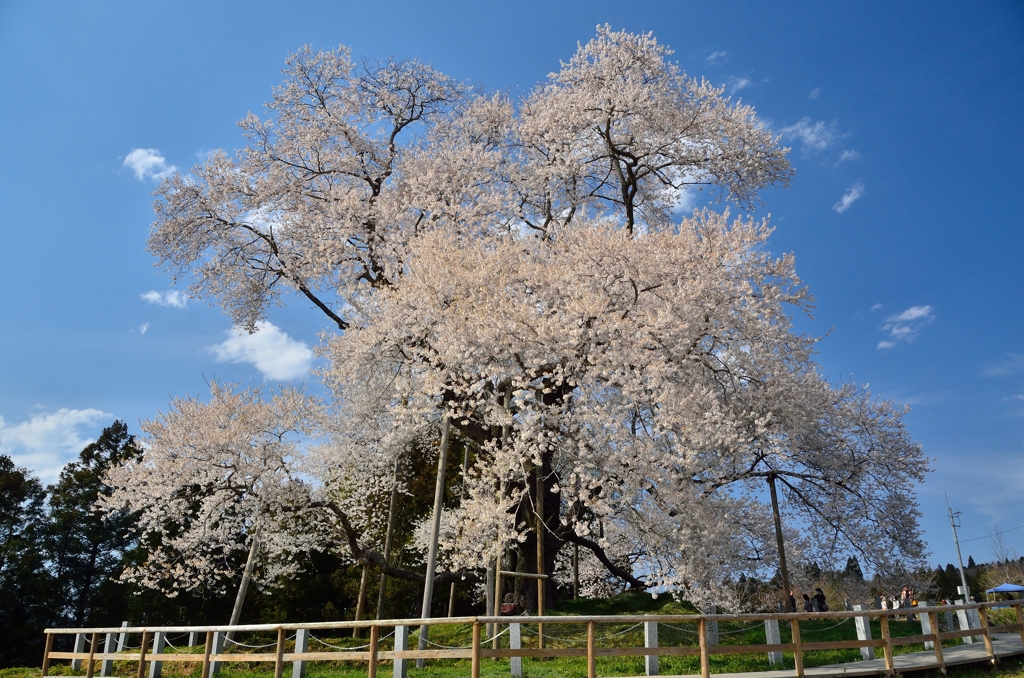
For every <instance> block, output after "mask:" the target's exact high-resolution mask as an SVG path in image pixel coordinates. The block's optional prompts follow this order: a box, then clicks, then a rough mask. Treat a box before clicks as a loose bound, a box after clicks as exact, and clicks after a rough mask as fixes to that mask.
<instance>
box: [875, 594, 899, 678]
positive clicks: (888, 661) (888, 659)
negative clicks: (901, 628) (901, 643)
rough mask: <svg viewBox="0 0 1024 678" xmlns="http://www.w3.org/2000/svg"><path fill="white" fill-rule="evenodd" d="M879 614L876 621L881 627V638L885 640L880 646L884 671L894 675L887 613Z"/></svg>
mask: <svg viewBox="0 0 1024 678" xmlns="http://www.w3.org/2000/svg"><path fill="white" fill-rule="evenodd" d="M884 612H885V611H884V610H883V613H882V614H881V615H879V617H878V621H879V624H880V625H881V627H882V640H884V641H885V645H883V646H882V650H883V652H884V653H885V672H886V674H887V675H890V676H891V675H894V674H895V671H894V670H893V664H892V636H891V635H890V634H889V615H887V614H885V613H884Z"/></svg>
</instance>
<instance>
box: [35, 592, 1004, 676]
mask: <svg viewBox="0 0 1024 678" xmlns="http://www.w3.org/2000/svg"><path fill="white" fill-rule="evenodd" d="M1022 604H1024V603H1022V601H1005V602H985V603H969V604H961V605H951V606H941V607H918V608H913V609H908V608H903V609H896V610H860V609H855V610H845V611H835V612H816V613H794V614H784V613H755V614H703V615H615V616H545V617H455V618H451V617H448V618H435V619H399V620H380V621H361V622H325V623H308V624H249V625H240V626H161V627H119V628H118V627H114V628H87V629H47V630H46V632H45V633H46V649H45V651H44V654H43V668H42V676H43V677H44V678H45V677H46V676H47V675H48V673H49V670H50V666H51V663H52V662H53V661H54V660H71V661H72V666H73V667H74V668H75V669H80V668H81V667H82V664H83V663H84V664H85V676H86V678H94V676H95V663H96V662H97V661H100V662H102V664H101V667H102V673H103V674H104V675H110V669H109V667H110V666H111V664H110V663H111V662H113V661H114V660H117V661H121V662H124V661H129V662H137V663H138V668H137V677H138V678H145V677H146V667H147V664H148V665H149V669H150V671H149V678H159V675H160V667H161V666H162V664H163V663H164V662H195V663H201V664H202V673H201V675H202V678H210V677H211V674H212V673H216V672H217V669H218V667H219V665H220V664H221V663H223V662H267V663H273V665H274V676H275V678H282V676H283V674H284V665H285V664H286V663H291V664H292V666H293V678H302V677H303V676H304V673H305V665H306V662H316V661H332V662H336V661H353V662H366V663H367V667H368V669H367V675H368V676H369V678H375V677H376V675H377V671H378V667H379V664H380V662H393V671H394V675H395V676H396V678H400V677H402V676H404V675H405V667H406V665H407V662H408V660H410V659H412V660H415V659H469V660H471V661H470V667H471V668H470V672H471V673H470V675H471V676H472V677H473V678H479V676H480V663H481V661H482V660H483V659H486V658H499V659H511V660H512V664H511V670H512V672H513V675H516V669H517V665H518V669H519V671H518V673H519V675H521V672H522V668H521V667H522V664H521V661H522V658H523V657H541V658H543V657H585V658H586V662H587V675H588V676H589V677H590V678H595V677H596V675H597V667H596V658H597V657H627V656H631V657H636V656H645V657H648V658H649V659H648V663H647V673H648V675H655V674H656V673H657V660H656V657H658V656H671V655H675V656H687V655H689V656H697V655H699V656H700V667H701V675H702V677H703V678H708V677H709V676H710V674H711V670H710V657H711V656H712V655H716V654H761V655H763V654H765V653H769V656H770V657H771V656H773V655H774V656H775V657H778V658H781V654H780V653H783V652H788V653H792V655H793V658H794V664H795V668H796V675H797V676H800V677H802V676H803V675H804V654H805V653H806V652H811V651H815V650H837V649H853V648H868V649H865V650H862V654H864V655H865V658H868V657H867V655H868V653H870V656H871V657H873V656H874V648H882V653H883V656H884V660H885V671H886V673H887V674H889V675H894V674H895V669H894V667H893V649H894V647H897V646H900V645H908V644H916V643H926V644H927V645H930V646H931V647H930V648H929V649H931V651H933V652H934V657H935V660H934V664H931V665H930V666H920V667H919V668H938V669H940V670H942V671H943V672H944V671H945V666H946V663H945V661H944V659H943V647H942V641H944V640H953V639H964V640H965V641H966V642H971V640H972V638H980V639H981V641H982V642H984V644H985V650H986V656H987V657H988V658H989V660H990V661H992V663H993V664H994V663H995V662H996V653H995V651H994V649H993V646H992V636H993V634H996V633H1013V634H1019V635H1020V638H1021V643H1022V646H1024V615H1022V611H1021V605H1022ZM992 607H1008V608H1012V609H1013V610H1014V613H1015V616H1016V622H1015V623H1011V624H1004V625H997V626H992V625H990V624H989V620H988V611H989V609H990V608H992ZM972 610H977V615H976V619H977V621H978V623H977V624H971V623H970V622H968V623H964V622H965V621H967V620H968V614H969V613H970V615H972V616H973V614H974V613H971V612H970V611H972ZM947 612H949V613H955V614H957V615H958V616H959V619H960V620H961V623H960V629H958V630H952V628H951V627H950V625H949V624H948V622H947V630H946V631H943V632H940V631H939V629H940V626H939V614H940V613H942V614H945V613H947ZM908 613H909V614H916V615H919V616H920V617H921V624H922V631H923V632H922V634H920V635H914V636H896V637H894V636H892V635H891V634H890V632H889V622H890V619H892V618H893V617H896V616H905V615H907V614H908ZM872 617H877V618H878V619H879V621H880V629H881V636H882V637H881V638H879V639H873V638H871V637H870V631H867V632H865V631H864V629H865V628H870V627H868V624H867V623H866V621H860V622H859V623H857V624H856V625H857V628H858V639H857V640H834V641H826V642H804V641H803V640H802V639H801V634H800V624H801V622H804V621H808V620H827V619H833V620H837V621H842V620H848V619H850V618H853V619H854V620H858V619H860V620H867V619H870V618H872ZM721 622H732V623H744V624H751V623H758V622H763V623H765V627H766V631H768V630H769V629H770V628H771V626H772V625H773V624H774V629H775V635H774V638H773V636H772V634H771V633H770V632H768V633H766V637H767V638H768V640H769V643H770V644H759V645H718V644H717V640H715V638H716V637H717V635H718V631H717V623H721ZM779 622H788V624H789V626H790V629H791V632H792V634H791V642H789V643H782V642H777V641H778V638H779V636H778V624H779ZM684 623H688V624H695V625H696V633H697V635H698V638H699V643H698V644H697V645H696V646H661V647H659V646H658V643H657V628H658V625H659V624H684ZM453 624H455V625H469V626H471V628H472V640H471V642H470V643H469V645H468V646H466V647H441V648H439V649H425V650H419V649H415V648H410V647H409V642H408V638H409V629H410V628H417V627H420V626H430V627H434V626H441V625H453ZM488 624H495V625H500V626H507V627H508V628H506V629H505V631H502V632H501V633H502V634H504V633H506V632H510V633H509V635H510V643H509V644H510V645H511V646H510V647H506V648H502V647H498V648H497V649H495V648H493V647H487V645H488V644H489V643H490V642H491V640H492V639H483V638H482V631H483V629H484V628H485V627H486V625H488ZM541 624H543V625H545V626H546V627H547V628H548V629H549V632H550V634H551V636H556V635H557V633H558V632H557V629H558V627H559V626H563V625H569V624H578V625H582V626H584V627H585V639H584V638H581V639H580V642H581V643H583V644H585V646H584V647H561V648H559V647H544V646H543V645H542V644H541V643H538V647H530V648H524V647H522V646H521V642H519V639H520V638H521V636H520V633H521V631H522V630H523V629H524V628H527V627H529V626H531V625H535V626H539V625H541ZM621 624H634V625H639V624H643V625H644V630H645V644H644V645H645V646H644V647H599V644H598V627H602V626H605V627H607V626H608V625H621ZM500 626H495V627H494V628H495V629H498V628H500ZM968 627H973V628H968ZM356 628H360V629H366V628H369V629H370V636H369V641H368V642H367V643H366V644H365V645H364V646H363V647H362V648H361V649H360V648H357V649H343V648H336V649H333V650H331V651H319V652H310V651H308V638H309V634H310V632H312V631H325V630H341V629H350V630H353V629H356ZM392 628H393V629H394V631H393V633H394V634H395V640H394V642H393V643H391V645H392V646H393V649H391V650H388V649H381V640H382V636H381V632H382V631H388V630H390V629H392ZM925 629H927V632H924V630H925ZM652 631H653V633H652ZM228 632H234V633H235V634H253V633H264V634H268V633H269V634H274V635H276V642H272V643H270V644H269V645H267V646H263V647H264V648H266V647H273V648H274V651H273V652H257V653H245V652H226V651H225V648H224V638H225V634H226V633H228ZM290 632H295V641H296V642H295V648H294V651H292V652H286V651H285V649H286V641H287V640H289V633H290ZM184 633H189V634H195V635H193V636H192V638H193V639H195V640H200V641H202V644H203V651H202V653H201V654H198V653H183V652H170V653H168V652H165V651H164V649H165V645H166V641H167V637H168V634H184ZM66 635H73V636H75V643H74V651H72V652H60V651H55V650H54V648H53V646H54V640H55V639H56V638H57V637H58V636H66ZM388 635H390V633H389V634H388ZM114 636H117V637H118V638H119V642H118V645H119V647H121V648H124V647H127V645H126V638H127V639H131V638H134V637H137V638H138V643H139V645H138V647H137V649H136V650H135V651H128V652H114V651H112V650H113V640H112V639H113V638H114ZM101 638H103V639H104V640H105V643H104V649H103V651H100V650H99V646H100V640H101ZM772 640H775V641H776V642H772ZM321 642H322V641H321ZM236 644H238V643H236ZM323 645H324V646H330V644H328V643H323ZM927 645H926V647H927ZM330 647H334V646H330ZM86 648H88V649H86ZM256 649H261V648H256ZM651 658H654V659H653V662H652V660H651ZM517 660H518V661H517ZM652 666H653V673H652V670H651V669H652Z"/></svg>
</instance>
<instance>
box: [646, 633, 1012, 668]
mask: <svg viewBox="0 0 1024 678" xmlns="http://www.w3.org/2000/svg"><path fill="white" fill-rule="evenodd" d="M992 649H993V650H994V651H995V654H996V657H1000V658H1002V657H1012V656H1015V655H1021V654H1024V642H1021V639H1020V636H1019V635H1017V634H999V635H993V636H992ZM942 655H943V658H944V659H945V664H946V666H947V667H949V666H959V665H963V664H977V663H983V662H984V663H988V662H989V661H990V658H989V656H988V653H987V651H986V650H985V644H984V643H974V644H973V645H957V646H955V647H944V648H942ZM893 668H895V670H896V673H897V674H902V673H911V672H914V671H929V670H936V669H938V668H939V665H938V663H936V661H935V653H934V652H933V651H931V650H926V651H924V652H911V653H909V654H898V655H896V656H894V657H893ZM712 675H714V676H715V678H797V673H796V669H778V670H775V671H758V672H750V673H715V674H712ZM884 675H886V669H885V659H869V660H866V661H864V660H862V661H854V662H843V663H842V664H826V665H824V666H813V667H808V668H805V669H804V676H805V677H806V678H833V677H835V676H884ZM635 678H647V677H646V676H636V677H635ZM661 678H693V676H692V675H688V674H686V675H672V674H663V675H662V676H661Z"/></svg>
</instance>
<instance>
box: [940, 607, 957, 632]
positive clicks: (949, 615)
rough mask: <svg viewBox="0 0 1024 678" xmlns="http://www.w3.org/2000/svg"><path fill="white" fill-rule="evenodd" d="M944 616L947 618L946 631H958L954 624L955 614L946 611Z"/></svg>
mask: <svg viewBox="0 0 1024 678" xmlns="http://www.w3.org/2000/svg"><path fill="white" fill-rule="evenodd" d="M942 614H943V616H945V618H946V631H947V632H949V631H956V626H955V624H954V622H953V613H952V612H951V611H949V610H946V611H945V612H943V613H942Z"/></svg>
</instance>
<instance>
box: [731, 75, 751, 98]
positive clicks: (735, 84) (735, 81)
mask: <svg viewBox="0 0 1024 678" xmlns="http://www.w3.org/2000/svg"><path fill="white" fill-rule="evenodd" d="M752 84H754V83H753V82H752V81H751V80H749V79H748V78H732V86H731V87H730V88H729V93H730V94H735V93H736V92H739V91H740V90H741V89H746V88H747V87H750V86H751V85H752Z"/></svg>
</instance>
